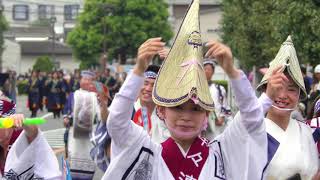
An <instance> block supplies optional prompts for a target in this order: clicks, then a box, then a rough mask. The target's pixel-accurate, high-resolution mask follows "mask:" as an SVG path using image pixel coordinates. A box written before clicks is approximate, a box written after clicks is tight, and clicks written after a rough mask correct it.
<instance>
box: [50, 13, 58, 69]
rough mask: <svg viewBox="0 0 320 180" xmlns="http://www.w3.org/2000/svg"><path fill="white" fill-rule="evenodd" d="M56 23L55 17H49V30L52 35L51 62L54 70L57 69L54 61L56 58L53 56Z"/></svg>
mask: <svg viewBox="0 0 320 180" xmlns="http://www.w3.org/2000/svg"><path fill="white" fill-rule="evenodd" d="M56 22H57V18H56V17H51V18H50V28H51V33H52V36H51V37H52V41H51V42H52V44H51V59H52V62H53V64H54V66H55V68H58V63H57V61H56V56H55V43H56V42H55V41H56V33H55V31H54V25H55V23H56Z"/></svg>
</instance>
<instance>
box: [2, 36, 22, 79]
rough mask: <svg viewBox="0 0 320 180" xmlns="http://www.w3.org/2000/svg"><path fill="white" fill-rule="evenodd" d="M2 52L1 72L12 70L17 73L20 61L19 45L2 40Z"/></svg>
mask: <svg viewBox="0 0 320 180" xmlns="http://www.w3.org/2000/svg"><path fill="white" fill-rule="evenodd" d="M4 48H5V49H4V52H3V54H2V61H3V62H2V67H3V69H2V70H3V72H5V71H7V70H14V71H16V72H17V73H19V64H20V59H21V49H20V45H19V44H18V43H16V42H14V41H10V40H7V39H5V40H4Z"/></svg>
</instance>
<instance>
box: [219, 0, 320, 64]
mask: <svg viewBox="0 0 320 180" xmlns="http://www.w3.org/2000/svg"><path fill="white" fill-rule="evenodd" d="M222 5H223V18H222V22H221V23H222V29H223V36H222V39H223V41H224V42H225V43H226V44H228V45H229V46H230V47H231V49H232V50H233V53H234V55H235V56H236V57H237V58H238V59H240V63H241V65H242V66H243V67H244V68H246V69H249V68H251V67H252V66H253V65H257V66H258V67H259V66H260V67H262V66H267V65H268V62H270V60H272V59H273V58H274V57H275V55H276V53H277V51H278V49H279V47H280V45H281V43H282V42H283V41H284V40H286V38H287V36H288V35H292V39H293V43H294V45H295V48H296V51H297V55H298V58H299V60H300V63H311V64H313V65H314V64H317V63H318V62H319V59H320V28H319V23H320V14H319V13H317V12H319V10H320V9H319V7H318V6H317V5H316V4H315V3H314V2H313V1H310V0H294V1H292V0H270V1H260V0H242V1H237V0H223V3H222Z"/></svg>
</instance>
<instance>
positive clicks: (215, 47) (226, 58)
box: [205, 41, 239, 78]
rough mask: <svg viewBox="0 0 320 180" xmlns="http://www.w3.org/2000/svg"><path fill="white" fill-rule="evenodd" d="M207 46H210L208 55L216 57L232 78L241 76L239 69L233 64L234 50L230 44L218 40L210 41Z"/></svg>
mask: <svg viewBox="0 0 320 180" xmlns="http://www.w3.org/2000/svg"><path fill="white" fill-rule="evenodd" d="M206 46H207V47H208V51H207V53H206V55H205V56H206V57H208V58H214V59H216V60H217V62H218V63H219V65H220V66H221V67H222V69H223V70H224V71H225V72H226V73H227V75H228V76H229V77H230V78H237V77H238V76H239V71H238V70H237V69H236V68H235V67H234V65H233V56H232V52H231V50H230V48H229V47H228V46H226V45H224V44H222V43H220V42H218V41H209V42H208V43H207V44H206Z"/></svg>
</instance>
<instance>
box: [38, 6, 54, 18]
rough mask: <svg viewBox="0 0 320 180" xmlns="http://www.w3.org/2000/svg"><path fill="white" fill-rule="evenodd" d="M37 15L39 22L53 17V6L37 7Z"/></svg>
mask: <svg viewBox="0 0 320 180" xmlns="http://www.w3.org/2000/svg"><path fill="white" fill-rule="evenodd" d="M38 15H39V19H40V20H43V19H50V18H51V17H54V5H39V6H38Z"/></svg>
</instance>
